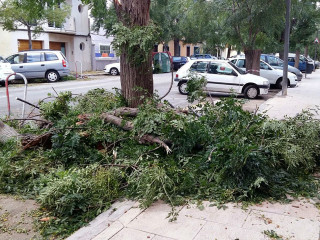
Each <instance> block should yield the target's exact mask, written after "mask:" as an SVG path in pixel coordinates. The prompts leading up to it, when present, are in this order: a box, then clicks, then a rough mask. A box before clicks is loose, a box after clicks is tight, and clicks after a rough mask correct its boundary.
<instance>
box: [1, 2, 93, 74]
mask: <svg viewBox="0 0 320 240" xmlns="http://www.w3.org/2000/svg"><path fill="white" fill-rule="evenodd" d="M66 3H67V4H69V5H70V6H71V14H70V16H69V18H67V19H66V22H65V23H64V24H63V26H61V27H56V26H55V25H54V23H53V24H45V25H44V26H43V32H41V33H40V34H39V35H38V36H36V38H34V37H32V48H33V49H53V50H60V51H62V52H63V53H64V54H65V56H66V58H67V60H68V62H69V65H70V70H71V71H74V72H75V71H78V72H79V69H80V68H81V67H82V70H83V71H89V70H91V69H92V44H91V36H90V23H89V16H88V7H87V6H86V5H83V4H82V2H81V0H66ZM0 36H1V38H0V55H1V56H3V57H7V56H9V55H11V54H14V53H16V52H18V51H22V50H27V49H28V48H29V46H28V33H27V30H26V28H25V27H23V26H21V27H18V29H17V30H15V31H10V32H8V31H4V30H3V29H2V28H0Z"/></svg>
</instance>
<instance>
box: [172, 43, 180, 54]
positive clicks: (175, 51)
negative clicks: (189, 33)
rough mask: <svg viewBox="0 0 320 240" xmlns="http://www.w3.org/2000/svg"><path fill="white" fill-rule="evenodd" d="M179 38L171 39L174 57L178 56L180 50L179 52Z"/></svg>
mask: <svg viewBox="0 0 320 240" xmlns="http://www.w3.org/2000/svg"><path fill="white" fill-rule="evenodd" d="M179 42H180V40H179V38H175V39H173V48H174V53H173V54H174V56H178V57H179V56H180V50H179Z"/></svg>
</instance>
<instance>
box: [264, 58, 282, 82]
mask: <svg viewBox="0 0 320 240" xmlns="http://www.w3.org/2000/svg"><path fill="white" fill-rule="evenodd" d="M260 76H261V77H264V78H266V79H268V80H269V82H270V84H275V83H276V81H277V79H278V75H277V74H276V72H275V71H274V70H273V69H272V68H271V67H270V66H269V65H268V64H266V63H265V62H263V61H260Z"/></svg>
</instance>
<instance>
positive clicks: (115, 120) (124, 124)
mask: <svg viewBox="0 0 320 240" xmlns="http://www.w3.org/2000/svg"><path fill="white" fill-rule="evenodd" d="M101 117H102V119H103V120H104V121H105V122H108V123H112V124H114V125H116V126H118V127H120V128H122V129H123V130H126V131H130V130H132V129H133V123H132V122H130V121H125V120H124V119H122V118H119V117H117V116H114V115H112V114H109V113H103V114H101ZM138 141H139V142H140V143H142V144H146V143H156V144H159V145H160V146H162V147H163V148H164V149H165V150H166V152H167V153H170V152H171V149H170V148H169V147H168V145H167V144H166V143H165V142H164V141H162V140H161V139H160V138H158V137H154V136H152V135H149V134H145V135H143V136H142V137H138Z"/></svg>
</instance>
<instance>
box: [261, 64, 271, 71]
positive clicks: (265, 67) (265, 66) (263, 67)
mask: <svg viewBox="0 0 320 240" xmlns="http://www.w3.org/2000/svg"><path fill="white" fill-rule="evenodd" d="M260 69H265V70H270V69H269V66H268V65H267V64H265V63H264V62H260Z"/></svg>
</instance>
